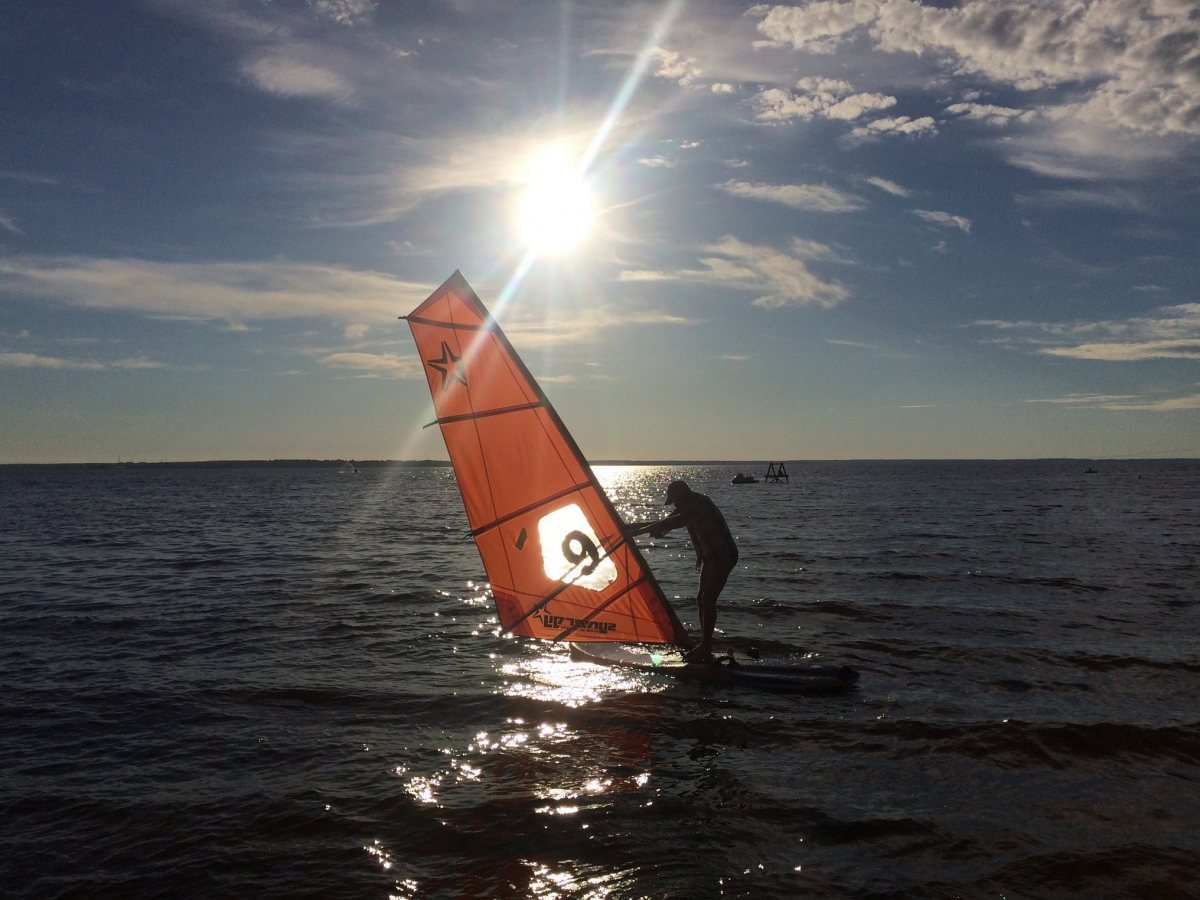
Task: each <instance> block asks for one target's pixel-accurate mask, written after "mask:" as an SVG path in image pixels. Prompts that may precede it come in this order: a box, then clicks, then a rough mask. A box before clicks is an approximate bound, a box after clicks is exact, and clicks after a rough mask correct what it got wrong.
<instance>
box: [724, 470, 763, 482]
mask: <svg viewBox="0 0 1200 900" xmlns="http://www.w3.org/2000/svg"><path fill="white" fill-rule="evenodd" d="M729 483H730V484H758V479H757V478H755V477H754V476H753V475H747V474H746V473H744V472H738V473H737V474H736V475H734V476H733V480H732V481H731V482H729Z"/></svg>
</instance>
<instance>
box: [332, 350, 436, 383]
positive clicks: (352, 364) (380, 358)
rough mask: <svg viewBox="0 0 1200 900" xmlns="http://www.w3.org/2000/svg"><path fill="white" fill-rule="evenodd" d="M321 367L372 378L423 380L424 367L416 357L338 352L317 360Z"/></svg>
mask: <svg viewBox="0 0 1200 900" xmlns="http://www.w3.org/2000/svg"><path fill="white" fill-rule="evenodd" d="M318 362H320V363H321V365H324V366H328V367H329V368H331V369H351V370H353V371H356V372H362V373H364V374H365V376H366V377H373V378H380V377H384V378H424V377H425V367H424V365H422V363H421V360H420V358H419V357H417V356H416V355H407V356H397V355H396V354H395V353H362V352H356V351H340V352H336V353H327V354H325V355H324V356H321V357H319V358H318Z"/></svg>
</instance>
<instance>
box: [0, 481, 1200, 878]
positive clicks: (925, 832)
mask: <svg viewBox="0 0 1200 900" xmlns="http://www.w3.org/2000/svg"><path fill="white" fill-rule="evenodd" d="M1088 468H1094V469H1095V470H1096V471H1094V472H1088V471H1087V469H1088ZM790 470H791V481H790V483H787V484H753V485H741V486H734V485H731V484H730V483H729V480H730V478H731V477H732V475H733V474H734V472H735V471H736V469H733V468H727V467H719V466H718V467H708V466H701V467H662V468H659V467H628V468H600V469H598V470H597V474H598V477H599V478H600V479H601V481H602V482H603V483H604V484H605V485H606V487H607V488H608V489H609V491H610V493H611V495H612V497H613V500H614V502H615V504H616V505H617V507H618V508H619V509H620V510H621V511H622V513H623V514H624V515H625V517H626V518H627V519H629V520H635V519H647V518H652V517H655V516H657V515H660V514H661V512H662V507H661V500H660V498H661V496H662V493H663V488H664V486H665V484H666V483H667V482H668V481H669V480H670V479H672V478H675V477H681V476H682V477H685V478H687V479H689V480H690V481H691V483H692V485H693V486H694V487H695V488H696V489H697V490H700V491H702V492H704V493H707V494H709V495H710V496H711V497H712V498H713V499H714V500H715V501H716V503H717V505H718V506H719V507H720V508H721V509H723V510H724V512H725V515H726V518H727V519H728V521H729V523H730V526H731V528H732V531H733V533H734V534H735V535H736V536H737V539H738V541H739V545H740V547H741V562H740V563H739V566H738V569H737V571H736V572H735V574H734V575H733V576H732V577H731V578H730V581H729V585H728V587H727V588H726V590H725V593H724V594H723V595H722V598H721V604H720V611H719V617H718V628H719V631H718V635H717V649H718V650H719V651H723V652H732V653H733V654H734V655H735V656H737V657H739V658H741V659H743V660H746V661H747V662H748V661H749V660H748V657H750V656H751V655H753V654H754V653H757V654H759V655H760V656H761V657H762V658H763V659H764V660H775V661H780V662H789V663H800V662H803V661H809V660H811V661H816V662H824V663H835V664H839V665H840V664H849V665H852V666H854V667H855V668H857V669H858V670H859V671H860V672H861V676H862V677H861V681H860V682H859V685H858V687H857V688H856V689H855V690H853V691H851V692H849V693H846V694H842V695H835V696H823V697H804V696H787V695H773V694H769V693H763V692H757V691H753V690H747V689H738V688H720V687H705V686H698V685H694V684H689V683H676V682H673V681H671V680H669V679H668V678H666V677H665V676H660V675H655V674H644V675H643V674H640V673H633V674H630V673H621V672H618V671H614V670H607V669H599V668H595V667H592V666H589V665H586V664H580V663H573V662H571V661H570V659H569V656H568V652H567V650H566V649H565V648H563V647H560V646H556V645H552V644H547V643H541V642H536V641H532V640H528V639H519V638H511V637H507V636H505V635H503V634H501V633H500V630H499V627H498V625H497V621H496V616H495V611H494V609H493V607H492V605H491V601H490V597H489V594H488V591H487V585H486V581H485V575H484V573H483V569H482V566H481V563H480V560H479V557H478V554H477V553H476V551H475V548H474V545H473V543H472V542H471V540H470V538H469V536H468V535H467V523H466V518H465V515H464V513H463V509H462V504H461V501H460V499H459V497H458V491H457V487H456V484H455V481H454V476H453V472H452V471H451V470H450V469H448V468H429V469H404V468H391V469H366V468H364V469H363V471H362V474H361V475H353V474H339V473H338V471H337V470H336V469H319V468H311V469H303V468H300V469H281V468H237V469H224V470H222V469H188V468H171V467H162V468H153V467H140V466H139V467H105V468H87V467H61V468H60V467H8V468H3V469H0V722H2V727H0V894H2V895H3V896H5V897H19V898H35V897H36V898H51V897H63V898H65V897H80V898H108V897H111V898H128V900H138V898H150V897H257V898H272V897H279V898H284V897H287V898H300V897H312V898H342V897H345V898H379V900H385V898H390V897H396V898H462V897H471V898H476V897H477V898H491V897H505V898H507V897H513V898H516V897H534V898H543V900H552V898H593V900H600V898H613V900H616V898H638V897H649V898H668V897H669V898H708V897H713V898H716V897H746V898H770V897H822V898H837V897H863V898H865V897H938V898H940V897H947V898H948V897H980V898H982V897H989V898H999V897H1007V898H1018V897H1046V898H1051V897H1053V898H1058V897H1088V898H1096V897H1133V896H1140V897H1195V896H1200V864H1198V862H1197V860H1200V463H1197V462H1196V461H1146V462H1093V463H1091V464H1090V465H1089V464H1086V463H1084V462H1077V461H1047V462H969V463H968V462H960V463H943V462H927V463H926V462H913V463H907V462H906V463H806V464H795V465H792V466H790ZM640 540H641V543H642V546H643V547H644V549H645V555H646V558H647V560H648V561H649V563H650V565H651V566H652V567H653V568H654V570H655V571H656V573H657V575H658V578H659V580H660V582H661V583H662V585H663V587H664V590H665V591H666V592H667V594H668V596H669V597H671V598H672V599H673V602H674V603H675V606H676V608H677V610H678V611H679V614H680V616H681V618H682V619H683V621H684V622H685V624H687V625H688V627H689V628H691V629H692V630H693V631H694V630H695V623H696V618H697V617H696V611H695V607H694V601H693V600H692V599H690V598H692V597H693V596H694V591H695V586H696V572H695V570H694V568H693V562H694V554H693V553H692V551H691V548H690V546H689V545H688V543H687V539H686V535H685V533H684V532H676V533H673V534H672V535H670V536H669V537H668V538H667V539H665V540H654V539H650V538H642V539H640Z"/></svg>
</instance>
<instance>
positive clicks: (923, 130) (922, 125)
mask: <svg viewBox="0 0 1200 900" xmlns="http://www.w3.org/2000/svg"><path fill="white" fill-rule="evenodd" d="M889 134H908V135H919V134H931V135H932V134H937V124H936V123H935V122H934V121H933V119H932V118H930V117H929V116H922V117H921V118H919V119H911V118H909V117H908V116H896V117H895V118H891V119H876V120H875V121H874V122H868V123H867V124H866V125H861V126H859V127H858V128H855V129H854V130H853V131H851V132H850V134H848V135H847V136H846V142H847V143H848V144H850V145H854V144H866V143H870V142H871V141H877V140H879V139H880V138H881V137H883V136H884V135H889Z"/></svg>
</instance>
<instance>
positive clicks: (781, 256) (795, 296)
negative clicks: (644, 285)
mask: <svg viewBox="0 0 1200 900" xmlns="http://www.w3.org/2000/svg"><path fill="white" fill-rule="evenodd" d="M817 248H824V251H827V252H828V253H829V254H832V255H833V256H836V254H834V253H833V251H832V250H830V249H829V248H828V247H825V246H824V245H823V244H818V243H817V242H815V241H797V244H796V247H795V248H794V254H795V255H792V254H788V253H783V252H781V251H779V250H776V249H775V248H773V247H761V246H754V245H752V244H747V243H745V242H743V241H740V240H738V239H737V238H735V237H732V236H726V237H723V238H721V240H719V241H717V243H715V244H712V245H710V246H708V247H705V248H704V252H706V253H710V254H713V255H711V256H707V257H704V258H702V259H701V260H700V263H701V264H702V265H703V266H704V268H703V269H677V270H674V271H671V272H647V271H637V272H622V273H621V275H620V278H621V280H622V281H690V282H696V283H702V284H715V285H720V286H722V287H727V288H729V289H731V290H738V291H748V292H754V293H758V294H759V296H758V297H757V298H756V299H755V300H754V305H755V306H761V307H763V308H765V309H778V308H780V307H784V306H820V307H823V308H825V309H829V308H831V307H834V306H837V305H838V304H839V303H841V302H842V301H843V300H845V299H846V298H847V297H849V296H850V292H849V291H848V290H847V289H846V288H845V287H843V286H842V285H840V284H837V283H836V282H827V281H822V280H821V279H820V278H818V277H817V276H816V275H814V274H813V273H812V272H810V271H809V270H808V267H807V266H806V265H805V264H804V260H803V258H802V257H803V256H804V255H806V254H807V255H808V258H810V259H811V258H815V257H813V255H812V254H813V253H814V252H817Z"/></svg>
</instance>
